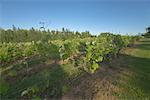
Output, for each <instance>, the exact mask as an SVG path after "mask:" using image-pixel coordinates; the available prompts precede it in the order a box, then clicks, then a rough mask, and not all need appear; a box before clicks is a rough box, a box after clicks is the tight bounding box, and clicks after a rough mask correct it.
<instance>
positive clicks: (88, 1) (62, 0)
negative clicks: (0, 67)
mask: <svg viewBox="0 0 150 100" xmlns="http://www.w3.org/2000/svg"><path fill="white" fill-rule="evenodd" d="M40 21H44V22H46V28H50V29H58V30H60V29H61V28H62V27H65V28H69V29H70V30H74V31H76V30H77V31H86V30H88V31H90V32H91V33H92V34H98V33H100V32H108V31H109V32H113V33H119V32H120V33H122V34H126V33H128V34H136V33H139V32H145V28H146V27H147V26H149V25H150V1H149V0H76V1H75V0H70V1H69V0H51V1H50V0H49V1H48V0H37V1H36V0H0V27H2V28H12V25H15V26H16V27H20V28H31V27H35V28H39V27H40V25H39V22H40Z"/></svg>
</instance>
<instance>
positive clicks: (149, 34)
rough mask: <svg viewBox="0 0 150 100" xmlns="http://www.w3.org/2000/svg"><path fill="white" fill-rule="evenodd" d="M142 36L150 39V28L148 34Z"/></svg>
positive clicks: (147, 29)
mask: <svg viewBox="0 0 150 100" xmlns="http://www.w3.org/2000/svg"><path fill="white" fill-rule="evenodd" d="M142 36H144V37H146V38H150V26H149V27H147V28H146V33H145V34H143V35H142Z"/></svg>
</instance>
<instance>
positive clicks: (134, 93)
mask: <svg viewBox="0 0 150 100" xmlns="http://www.w3.org/2000/svg"><path fill="white" fill-rule="evenodd" d="M121 61H122V63H123V66H124V68H125V69H126V70H125V71H124V73H122V75H121V79H120V84H119V85H120V86H119V87H120V89H121V90H122V91H121V93H119V94H118V95H119V97H121V98H126V99H138V100H139V99H144V100H145V99H146V100H150V39H141V40H140V41H139V42H137V43H136V45H135V46H134V47H131V48H127V49H126V50H125V51H124V53H123V54H122V55H121Z"/></svg>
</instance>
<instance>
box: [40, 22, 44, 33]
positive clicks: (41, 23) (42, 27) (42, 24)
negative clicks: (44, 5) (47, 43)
mask: <svg viewBox="0 0 150 100" xmlns="http://www.w3.org/2000/svg"><path fill="white" fill-rule="evenodd" d="M39 24H40V25H41V27H40V29H43V30H44V31H45V22H39Z"/></svg>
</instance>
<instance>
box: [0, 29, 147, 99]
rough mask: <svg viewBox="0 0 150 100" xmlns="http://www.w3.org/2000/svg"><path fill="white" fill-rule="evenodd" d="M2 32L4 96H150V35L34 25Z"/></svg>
mask: <svg viewBox="0 0 150 100" xmlns="http://www.w3.org/2000/svg"><path fill="white" fill-rule="evenodd" d="M2 32H3V33H9V34H10V33H11V34H12V35H8V34H3V33H2ZM20 32H21V33H22V34H20ZM31 34H32V35H31ZM0 35H1V40H0V41H1V42H0V47H1V48H0V64H1V65H0V72H1V80H0V81H1V82H0V94H1V98H2V99H36V100H39V99H41V98H46V99H50V98H53V99H64V100H66V99H77V100H78V99H94V100H95V99H97V100H98V99H99V98H102V99H122V98H123V99H132V98H134V99H139V98H141V99H149V98H150V86H149V84H150V74H149V73H150V68H149V66H150V63H149V61H150V48H149V47H150V40H149V39H146V38H141V37H138V36H127V35H126V36H121V35H115V34H112V33H103V34H101V35H99V36H92V35H90V34H89V33H88V32H83V33H77V32H76V33H74V32H69V31H62V32H54V33H53V32H42V31H37V30H34V29H32V30H16V29H14V30H12V31H10V30H1V34H0ZM41 37H42V38H41ZM52 37H53V38H52Z"/></svg>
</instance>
